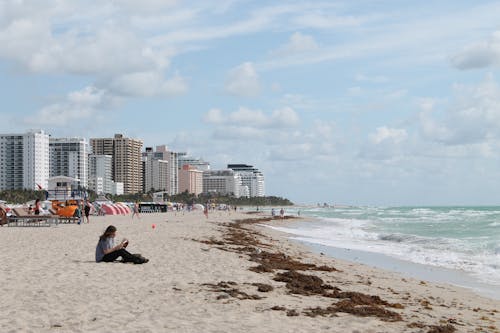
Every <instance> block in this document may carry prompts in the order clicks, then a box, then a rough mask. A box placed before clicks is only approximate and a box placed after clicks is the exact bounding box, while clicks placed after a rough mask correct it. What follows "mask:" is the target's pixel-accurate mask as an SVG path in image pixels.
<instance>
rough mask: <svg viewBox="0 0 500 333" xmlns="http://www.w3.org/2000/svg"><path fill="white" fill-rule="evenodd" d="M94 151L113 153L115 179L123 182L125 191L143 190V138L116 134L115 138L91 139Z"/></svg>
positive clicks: (103, 153) (128, 192) (100, 153)
mask: <svg viewBox="0 0 500 333" xmlns="http://www.w3.org/2000/svg"><path fill="white" fill-rule="evenodd" d="M90 145H91V146H92V152H93V153H94V154H97V155H111V156H112V159H113V164H112V166H113V167H112V172H113V181H114V182H120V183H123V192H124V193H125V194H133V193H138V192H142V161H141V150H142V140H139V139H131V138H126V137H123V135H122V134H115V136H114V138H92V139H90Z"/></svg>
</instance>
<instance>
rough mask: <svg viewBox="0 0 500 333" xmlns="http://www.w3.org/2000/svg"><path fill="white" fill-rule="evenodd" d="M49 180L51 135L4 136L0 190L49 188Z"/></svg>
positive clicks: (0, 148)
mask: <svg viewBox="0 0 500 333" xmlns="http://www.w3.org/2000/svg"><path fill="white" fill-rule="evenodd" d="M48 179H49V135H48V134H45V132H44V131H42V130H38V131H35V130H32V131H29V132H27V133H25V134H0V190H15V189H31V190H36V189H39V187H42V188H47V186H48Z"/></svg>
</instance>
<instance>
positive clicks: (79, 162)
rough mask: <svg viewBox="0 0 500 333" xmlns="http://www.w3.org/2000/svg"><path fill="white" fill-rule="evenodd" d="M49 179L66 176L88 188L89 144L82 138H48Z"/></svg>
mask: <svg viewBox="0 0 500 333" xmlns="http://www.w3.org/2000/svg"><path fill="white" fill-rule="evenodd" d="M49 152H50V177H56V176H67V177H71V178H76V179H78V180H79V184H80V186H82V187H84V188H87V187H88V179H87V177H88V171H89V170H88V155H89V144H88V142H87V140H85V139H82V138H50V140H49Z"/></svg>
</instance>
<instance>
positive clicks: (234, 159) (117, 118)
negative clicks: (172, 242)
mask: <svg viewBox="0 0 500 333" xmlns="http://www.w3.org/2000/svg"><path fill="white" fill-rule="evenodd" d="M498 13H500V3H499V2H498V1H451V0H450V1H446V0H443V1H405V0H401V1H399V0H398V1H396V0H393V1H383V0H380V1H371V0H370V1H368V0H357V1H343V0H339V1H288V0H282V1H249V0H248V1H247V0H218V1H181V0H178V1H176V0H141V1H135V0H114V1H99V2H95V3H93V5H90V2H88V1H84V0H72V1H66V0H46V1H36V0H33V1H23V0H2V1H0V99H1V102H2V103H1V106H0V119H1V120H0V132H1V133H23V132H26V131H27V130H29V129H43V130H44V131H45V132H47V133H49V134H50V135H51V136H53V137H83V138H87V139H89V138H92V137H112V136H113V135H114V134H115V133H122V134H124V135H125V136H128V137H133V138H139V139H142V140H143V141H144V146H145V147H146V146H147V147H154V146H156V145H163V144H166V145H167V146H168V147H169V148H170V149H171V150H174V151H183V152H187V153H189V155H191V156H194V157H201V158H203V159H204V160H206V161H209V162H210V163H211V165H212V169H223V168H225V167H226V165H227V164H228V163H245V164H250V165H253V166H255V167H257V168H258V169H260V170H261V171H262V172H263V173H264V176H265V181H266V194H267V195H276V196H281V197H286V198H289V199H291V200H292V201H293V202H295V203H298V204H315V203H323V202H326V203H329V204H339V205H341V204H342V205H343V204H345V205H374V206H400V205H410V206H413V205H497V204H500V186H498V184H500V167H499V166H500V163H499V162H500V86H499V79H500V78H499V72H498V69H499V65H500V21H499V20H498Z"/></svg>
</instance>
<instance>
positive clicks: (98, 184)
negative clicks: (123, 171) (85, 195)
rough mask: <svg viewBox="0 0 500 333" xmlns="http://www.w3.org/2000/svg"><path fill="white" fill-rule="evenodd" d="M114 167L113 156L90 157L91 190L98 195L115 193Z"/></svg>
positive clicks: (91, 155)
mask: <svg viewBox="0 0 500 333" xmlns="http://www.w3.org/2000/svg"><path fill="white" fill-rule="evenodd" d="M112 165H113V157H112V156H111V155H96V154H90V155H89V180H88V187H89V189H91V190H92V191H94V192H96V193H97V194H107V193H114V188H113V186H114V185H113V184H114V182H113V173H112V169H113V168H112ZM122 187H123V184H122Z"/></svg>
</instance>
